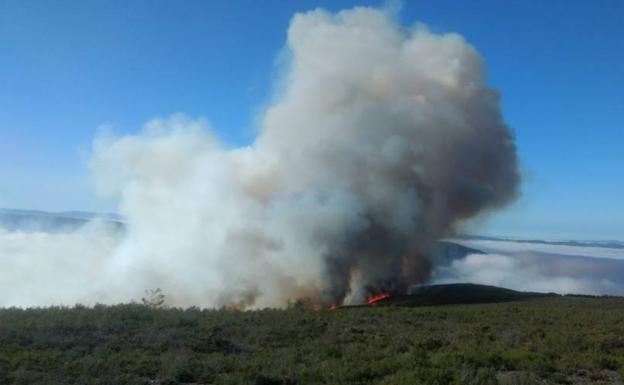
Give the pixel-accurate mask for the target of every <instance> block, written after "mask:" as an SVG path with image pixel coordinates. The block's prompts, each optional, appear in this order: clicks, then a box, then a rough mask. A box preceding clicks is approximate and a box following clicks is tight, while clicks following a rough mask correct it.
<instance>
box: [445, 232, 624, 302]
mask: <svg viewBox="0 0 624 385" xmlns="http://www.w3.org/2000/svg"><path fill="white" fill-rule="evenodd" d="M461 243H462V244H464V245H466V246H470V247H472V248H476V249H478V250H483V251H487V252H490V254H471V255H468V256H466V257H465V258H464V259H458V260H455V261H453V262H452V263H451V264H450V265H448V266H440V267H438V268H437V269H436V270H435V272H434V274H433V281H434V282H436V283H451V282H473V283H482V284H488V285H495V286H502V287H508V288H511V289H516V290H524V291H538V292H555V293H560V294H596V295H623V294H624V260H622V259H621V258H620V254H621V249H619V248H607V247H583V246H570V245H548V244H543V243H529V242H522V243H518V242H513V241H496V240H489V241H482V240H472V241H465V240H464V241H461Z"/></svg>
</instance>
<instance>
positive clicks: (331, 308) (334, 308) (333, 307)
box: [329, 303, 338, 310]
mask: <svg viewBox="0 0 624 385" xmlns="http://www.w3.org/2000/svg"><path fill="white" fill-rule="evenodd" d="M336 308H338V305H336V304H335V303H332V305H331V306H330V307H329V309H330V310H336Z"/></svg>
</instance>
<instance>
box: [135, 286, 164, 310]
mask: <svg viewBox="0 0 624 385" xmlns="http://www.w3.org/2000/svg"><path fill="white" fill-rule="evenodd" d="M141 302H143V305H145V306H147V307H150V308H161V307H164V306H165V294H164V293H163V292H162V290H161V289H160V288H159V287H158V288H156V289H150V290H145V297H143V298H141Z"/></svg>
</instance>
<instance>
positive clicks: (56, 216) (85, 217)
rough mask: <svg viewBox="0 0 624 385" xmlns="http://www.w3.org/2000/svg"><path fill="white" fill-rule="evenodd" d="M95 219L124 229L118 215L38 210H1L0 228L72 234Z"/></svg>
mask: <svg viewBox="0 0 624 385" xmlns="http://www.w3.org/2000/svg"><path fill="white" fill-rule="evenodd" d="M95 219H98V220H104V221H107V222H111V223H113V224H114V225H116V226H119V227H123V222H122V220H121V217H120V216H119V215H117V214H99V213H90V212H83V211H67V212H58V213H52V212H47V211H38V210H17V209H3V208H0V228H3V229H5V230H9V231H43V232H50V233H62V232H71V231H75V230H77V229H79V228H80V227H82V226H84V225H85V224H86V223H88V222H90V221H93V220H95Z"/></svg>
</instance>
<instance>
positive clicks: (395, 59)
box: [90, 8, 520, 307]
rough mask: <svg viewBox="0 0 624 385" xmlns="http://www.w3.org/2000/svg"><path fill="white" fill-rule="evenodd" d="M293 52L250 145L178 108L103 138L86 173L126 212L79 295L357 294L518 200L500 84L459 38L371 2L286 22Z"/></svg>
mask: <svg viewBox="0 0 624 385" xmlns="http://www.w3.org/2000/svg"><path fill="white" fill-rule="evenodd" d="M286 48H287V51H288V53H289V56H290V62H289V66H288V68H287V69H286V70H285V73H283V75H282V78H281V80H280V82H279V85H280V87H279V91H280V94H279V95H278V97H277V101H276V102H275V103H274V104H272V105H271V106H270V107H269V108H268V109H267V111H266V113H265V115H264V117H263V119H262V123H261V127H260V132H259V134H258V137H257V139H256V140H255V141H254V143H253V144H251V145H250V146H248V147H244V148H237V149H227V148H225V147H224V146H222V145H221V144H220V143H219V142H218V141H217V140H216V139H215V137H214V136H213V135H212V133H211V131H210V128H209V126H208V124H207V123H206V122H204V121H201V120H199V121H194V120H191V119H189V118H186V117H184V116H181V115H176V116H173V117H171V118H169V119H157V120H154V121H152V122H150V123H148V124H147V125H146V127H145V128H144V130H143V131H142V132H141V133H139V134H136V135H130V136H124V137H110V136H109V137H101V138H98V140H97V141H96V143H95V146H94V154H93V159H92V162H91V165H92V169H93V171H94V174H95V177H96V180H97V181H98V184H99V187H100V188H101V189H102V190H103V191H104V192H108V193H111V194H113V195H115V196H117V197H118V199H119V200H120V202H121V205H120V211H121V213H122V214H123V216H124V217H125V218H126V220H127V223H128V224H127V228H126V233H125V236H124V238H123V239H121V240H120V241H119V244H118V246H117V247H116V248H115V250H114V251H113V252H112V254H110V255H108V254H107V255H106V256H105V257H103V258H104V260H105V261H106V264H105V265H106V268H105V269H103V270H102V271H101V272H100V278H99V279H96V280H94V281H93V283H92V284H91V285H92V286H93V287H92V288H91V289H92V290H90V292H93V293H106V297H105V299H106V300H108V301H117V300H120V301H123V300H128V297H130V298H139V297H140V295H141V294H142V292H143V290H144V289H146V288H155V287H161V288H162V289H163V290H164V291H165V292H166V293H168V294H169V297H170V298H171V299H172V301H173V302H174V303H176V304H179V305H204V306H219V305H224V304H238V305H240V306H244V307H263V306H283V305H285V304H286V303H287V302H288V301H290V300H294V299H297V298H302V297H309V298H312V299H313V300H315V301H317V302H318V303H322V304H331V303H344V302H349V303H358V302H362V301H363V300H364V299H365V298H366V296H367V295H369V294H372V293H376V292H379V291H391V292H401V291H403V290H405V288H406V287H407V286H408V285H410V284H413V283H418V282H423V281H424V280H426V279H427V278H428V275H429V271H430V266H429V261H428V258H427V256H428V254H429V253H430V251H431V248H432V246H433V245H434V242H435V241H436V240H438V239H440V238H442V237H445V236H447V235H448V234H450V233H452V231H453V227H454V225H455V224H456V223H457V222H458V221H460V220H462V219H466V218H470V217H472V216H474V215H477V214H479V213H481V212H484V211H487V210H489V209H493V208H497V207H500V206H502V205H504V204H505V203H507V202H508V201H510V200H511V199H512V198H513V197H514V195H515V194H516V191H517V188H518V184H519V181H520V176H519V173H518V168H517V160H516V148H515V145H514V141H513V137H512V134H511V133H510V130H509V129H508V127H507V126H506V125H505V123H504V121H503V119H502V117H501V113H500V107H499V96H498V94H497V92H496V91H494V90H492V89H489V88H487V87H486V85H485V74H484V64H483V61H482V59H481V57H480V56H479V55H478V53H477V52H476V51H475V49H474V48H473V47H471V46H470V45H469V44H467V43H466V42H465V40H464V39H463V38H462V37H461V36H460V35H457V34H443V35H438V34H434V33H431V32H429V31H428V30H427V29H426V28H424V27H422V26H418V27H410V28H403V27H401V26H400V25H397V24H396V22H395V21H394V20H393V19H392V17H391V16H389V15H387V14H386V13H384V12H383V11H380V10H376V9H370V8H356V9H352V10H347V11H343V12H339V13H337V14H330V13H327V12H325V11H322V10H316V11H312V12H308V13H305V14H297V15H295V16H294V18H293V19H292V22H291V24H290V27H289V29H288V42H287V46H286ZM98 299H99V298H96V300H98Z"/></svg>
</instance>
